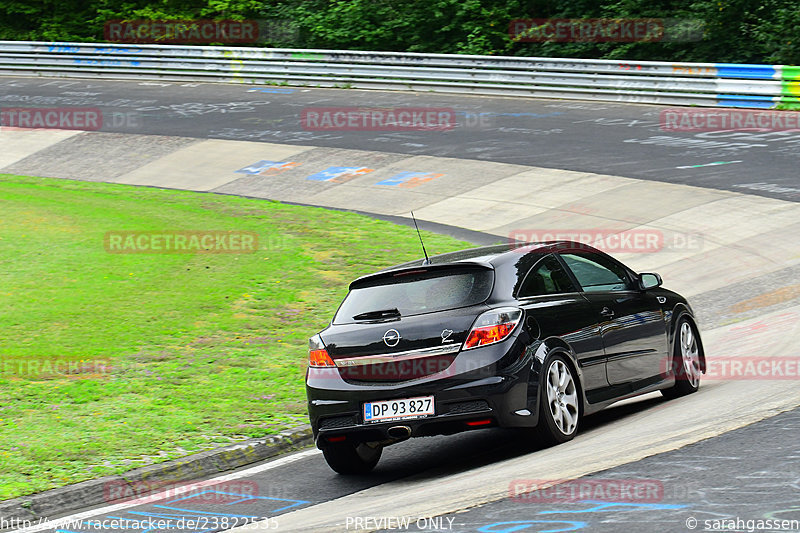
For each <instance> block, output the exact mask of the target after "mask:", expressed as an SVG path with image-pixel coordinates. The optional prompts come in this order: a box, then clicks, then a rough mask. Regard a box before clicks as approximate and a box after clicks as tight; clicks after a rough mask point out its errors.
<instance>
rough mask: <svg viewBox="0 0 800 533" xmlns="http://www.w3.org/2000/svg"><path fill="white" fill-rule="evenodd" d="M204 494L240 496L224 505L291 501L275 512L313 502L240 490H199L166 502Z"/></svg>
mask: <svg viewBox="0 0 800 533" xmlns="http://www.w3.org/2000/svg"><path fill="white" fill-rule="evenodd" d="M204 494H223V495H225V496H238V497H239V499H238V500H236V501H233V502H227V503H225V504H223V505H233V504H234V503H239V502H243V501H250V500H271V501H274V502H291V505H285V506H283V507H280V508H279V509H274V510H273V511H272V512H273V513H275V512H278V511H283V510H284V509H291V508H292V507H297V506H298V505H304V504H307V503H311V502H308V501H306V500H290V499H288V498H273V497H271V496H253V495H250V494H240V493H238V492H224V491H220V490H204V491H203V492H198V493H197V494H192V495H190V496H184V497H183V498H178V499H176V500H171V501H168V502H166V503H167V504H174V503H178V502H182V501H184V500H191V499H193V498H197V497H199V496H202V495H204ZM155 507H165V506H162V505H156V506H155ZM167 508H170V507H167ZM190 512H193V511H190ZM217 514H220V513H217ZM240 516H241V515H240Z"/></svg>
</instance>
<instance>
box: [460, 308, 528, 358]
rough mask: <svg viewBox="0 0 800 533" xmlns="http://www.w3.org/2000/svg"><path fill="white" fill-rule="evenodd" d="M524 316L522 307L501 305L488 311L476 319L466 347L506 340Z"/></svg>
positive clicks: (467, 348) (465, 344)
mask: <svg viewBox="0 0 800 533" xmlns="http://www.w3.org/2000/svg"><path fill="white" fill-rule="evenodd" d="M521 318H522V309H518V308H516V307H501V308H499V309H492V310H491V311H486V312H485V313H483V314H482V315H481V316H479V317H478V319H477V320H475V324H473V326H472V330H471V331H470V332H469V335H467V340H466V342H464V349H465V350H469V349H470V348H477V347H478V346H486V345H488V344H494V343H496V342H501V341H503V340H505V339H506V338H507V337H508V336H509V335H511V333H513V332H514V328H516V327H517V324H519V321H520V319H521Z"/></svg>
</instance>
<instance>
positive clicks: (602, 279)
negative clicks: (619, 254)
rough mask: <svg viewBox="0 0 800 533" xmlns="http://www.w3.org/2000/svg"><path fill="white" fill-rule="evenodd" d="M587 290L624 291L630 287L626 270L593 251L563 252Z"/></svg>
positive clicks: (570, 267) (568, 263)
mask: <svg viewBox="0 0 800 533" xmlns="http://www.w3.org/2000/svg"><path fill="white" fill-rule="evenodd" d="M561 257H562V258H563V259H564V261H565V262H566V263H567V266H569V269H570V270H572V273H573V274H575V277H576V278H577V279H578V283H580V284H581V287H583V290H584V291H585V292H600V291H624V290H627V289H629V288H630V287H629V286H628V277H627V275H626V274H625V270H624V269H623V268H622V267H621V266H619V265H618V264H616V263H614V262H612V261H608V260H607V259H605V258H604V257H602V256H600V255H597V254H593V253H589V252H587V253H570V254H561Z"/></svg>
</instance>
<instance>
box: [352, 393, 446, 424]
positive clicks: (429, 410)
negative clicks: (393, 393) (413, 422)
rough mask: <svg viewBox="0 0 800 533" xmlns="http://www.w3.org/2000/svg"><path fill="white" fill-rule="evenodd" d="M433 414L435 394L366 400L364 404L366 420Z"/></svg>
mask: <svg viewBox="0 0 800 533" xmlns="http://www.w3.org/2000/svg"><path fill="white" fill-rule="evenodd" d="M432 414H434V412H433V396H420V397H418V398H403V399H401V400H386V401H380V402H366V403H365V404H364V422H385V421H387V420H405V419H409V418H422V417H425V416H430V415H432Z"/></svg>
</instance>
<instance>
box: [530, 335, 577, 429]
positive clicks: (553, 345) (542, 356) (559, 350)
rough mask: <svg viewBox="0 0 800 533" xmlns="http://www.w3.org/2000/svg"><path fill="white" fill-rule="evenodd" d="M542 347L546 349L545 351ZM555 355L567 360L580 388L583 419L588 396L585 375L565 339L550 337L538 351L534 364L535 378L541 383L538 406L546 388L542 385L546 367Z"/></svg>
mask: <svg viewBox="0 0 800 533" xmlns="http://www.w3.org/2000/svg"><path fill="white" fill-rule="evenodd" d="M542 347H544V349H543V348H542ZM554 355H561V356H562V357H563V358H564V359H565V360H566V362H567V366H569V369H570V371H571V372H572V375H573V376H574V379H575V382H576V385H577V386H578V387H577V389H578V399H579V402H578V407H579V408H580V412H579V416H580V417H582V416H583V413H584V409H585V404H586V396H585V394H584V390H583V373H582V372H581V371H580V367H579V365H578V362H577V358H576V357H575V352H574V351H573V350H572V347H570V345H569V344H568V343H567V342H566V341H565V340H564V339H561V338H559V337H550V338H548V339H546V340H545V341H544V342H542V346H540V347H539V348H538V349H537V350H536V356H535V358H534V363H533V364H534V365H536V368H535V376H536V379H537V380H538V383H539V387H538V398H537V405H538V403H539V402H541V401H543V396H542V394H543V391H544V387H542V386H541V385H542V379H543V374H544V365H545V363H546V362H548V361H549V360H550V359H552V358H553V356H554ZM537 363H538V364H537Z"/></svg>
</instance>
